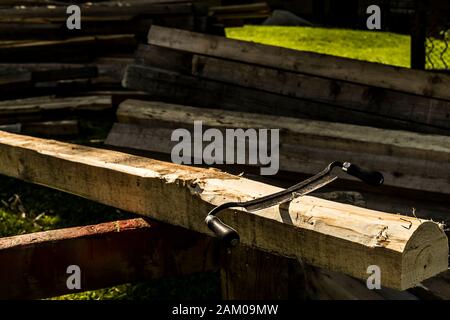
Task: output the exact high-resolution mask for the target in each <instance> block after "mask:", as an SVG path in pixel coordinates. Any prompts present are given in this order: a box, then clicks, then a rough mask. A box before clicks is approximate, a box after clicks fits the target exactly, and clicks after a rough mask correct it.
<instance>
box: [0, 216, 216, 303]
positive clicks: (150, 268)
mask: <svg viewBox="0 0 450 320" xmlns="http://www.w3.org/2000/svg"><path fill="white" fill-rule="evenodd" d="M175 235H176V236H175ZM217 250H218V245H217V243H216V242H214V241H212V239H211V238H209V239H208V238H206V237H203V236H201V235H200V234H196V233H193V232H189V231H187V230H185V229H182V228H177V227H173V226H168V225H161V224H159V223H156V222H150V221H147V220H144V219H140V218H139V219H131V220H122V221H115V222H107V223H101V224H97V225H91V226H83V227H74V228H67V229H60V230H52V231H45V232H38V233H31V234H25V235H19V236H14V237H7V238H1V239H0V260H1V261H2V263H1V264H0V270H1V272H0V281H1V283H2V285H1V286H0V298H1V299H2V300H4V299H41V298H47V297H52V296H57V295H61V294H67V293H76V292H80V291H86V290H93V289H100V288H104V287H108V286H113V285H119V284H123V283H128V282H135V281H143V280H150V279H158V278H161V277H168V276H180V275H187V274H191V273H196V272H206V271H213V270H217V269H218V268H219V266H218V261H219V259H218V256H217V254H215V251H217ZM71 265H77V266H79V267H80V271H81V289H80V290H77V289H74V290H70V289H68V287H67V284H66V281H67V279H68V277H69V276H70V274H68V273H67V268H68V267H69V266H71Z"/></svg>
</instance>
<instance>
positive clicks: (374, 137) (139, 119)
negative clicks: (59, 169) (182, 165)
mask: <svg viewBox="0 0 450 320" xmlns="http://www.w3.org/2000/svg"><path fill="white" fill-rule="evenodd" d="M117 117H118V120H119V123H118V124H115V125H114V129H113V130H112V132H111V134H110V135H109V137H108V139H107V141H106V143H107V144H110V145H114V146H119V147H129V148H136V149H141V150H148V151H155V152H161V153H169V154H170V152H171V151H172V148H173V147H174V146H175V145H176V144H177V143H178V142H176V141H171V134H172V131H173V129H175V128H185V129H187V130H189V131H193V125H194V121H196V120H199V119H201V120H202V125H203V127H204V130H206V129H207V128H216V129H219V130H221V131H222V132H224V131H225V129H226V128H243V129H247V128H253V129H264V128H274V129H280V147H279V148H280V149H279V150H280V151H279V154H280V158H279V164H280V169H281V170H286V171H291V172H300V173H305V174H314V173H316V172H319V171H320V170H321V169H322V168H323V167H325V166H326V165H327V164H328V163H330V162H332V161H334V160H345V161H350V162H354V163H358V164H360V165H361V166H364V167H367V168H370V169H372V170H380V171H382V172H383V174H384V177H385V182H384V183H385V185H389V186H394V187H400V188H409V189H415V190H422V191H431V192H440V193H446V194H448V193H449V192H450V190H449V188H448V181H449V179H450V164H449V163H450V148H449V145H450V137H446V136H437V135H424V134H417V133H412V132H407V131H400V130H383V129H377V128H371V127H363V126H355V125H348V124H341V123H327V122H322V121H312V120H304V119H294V118H288V117H275V116H268V115H258V114H250V113H244V112H232V111H223V110H217V109H204V108H193V107H188V106H181V105H173V104H167V103H161V102H154V101H153V102H152V101H138V100H128V101H125V102H123V103H122V104H121V105H120V107H119V109H118V111H117ZM207 144H209V142H204V145H205V146H206V145H207ZM430 168H433V169H432V170H430ZM345 178H348V179H350V178H351V177H349V176H346V177H345ZM351 179H353V178H351Z"/></svg>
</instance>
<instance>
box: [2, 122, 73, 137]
mask: <svg viewBox="0 0 450 320" xmlns="http://www.w3.org/2000/svg"><path fill="white" fill-rule="evenodd" d="M0 130H3V131H7V132H13V133H23V134H30V135H38V136H71V135H77V134H78V133H79V132H78V121H77V120H61V121H44V122H29V123H16V124H13V125H0Z"/></svg>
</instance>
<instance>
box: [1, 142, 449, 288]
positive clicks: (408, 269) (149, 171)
mask: <svg viewBox="0 0 450 320" xmlns="http://www.w3.org/2000/svg"><path fill="white" fill-rule="evenodd" d="M0 173H1V174H4V175H7V176H11V177H16V178H20V179H23V180H26V181H29V182H33V183H37V184H42V185H46V186H49V187H52V188H56V189H59V190H62V191H65V192H70V193H74V194H77V195H79V196H82V197H86V198H89V199H91V200H94V201H98V202H100V203H104V204H108V205H111V206H114V207H117V208H119V209H123V210H126V211H130V212H135V213H138V214H141V215H146V216H148V217H152V218H154V219H157V220H160V221H163V222H167V223H169V224H173V225H178V226H183V227H186V228H189V229H190V230H193V231H197V232H202V233H207V234H210V231H209V230H208V229H207V227H206V226H205V223H204V218H205V215H206V213H207V212H208V211H209V210H210V209H211V208H212V207H213V206H215V205H218V204H220V203H224V202H227V201H244V200H248V199H254V198H256V197H260V196H262V195H266V194H271V193H273V192H277V191H280V190H281V189H280V188H277V187H273V186H270V185H266V184H263V183H259V182H255V181H251V180H248V179H244V178H242V177H238V176H233V175H229V174H226V173H222V172H219V171H216V170H206V169H201V168H192V167H186V166H182V165H176V164H171V163H166V162H160V161H156V160H151V159H146V158H141V157H136V156H131V155H127V154H123V153H120V152H114V151H109V150H101V149H95V148H90V147H83V146H77V145H72V144H67V143H61V142H56V141H49V140H45V139H39V138H32V137H26V136H21V135H16V134H11V133H0ZM280 213H281V214H280ZM222 218H223V220H224V221H225V222H226V223H229V224H230V225H232V226H233V227H235V228H236V229H237V230H239V232H240V234H241V242H242V244H243V245H246V246H250V247H253V248H258V249H261V250H264V251H268V252H271V253H275V254H278V255H282V256H287V257H301V259H302V261H304V262H305V263H309V264H312V265H315V266H320V267H325V268H327V269H330V270H332V271H338V272H342V273H346V274H349V275H352V276H355V277H358V278H361V279H365V278H366V277H367V273H366V271H367V267H368V266H369V265H373V264H375V265H378V266H379V267H380V268H381V270H382V272H383V282H382V285H383V286H385V287H392V288H397V289H407V288H409V287H411V286H414V285H416V284H417V283H419V282H420V281H422V280H424V279H427V278H429V277H431V276H433V275H435V274H437V273H439V272H441V271H443V270H445V269H447V267H448V260H447V258H448V242H447V237H446V236H445V233H444V232H443V230H442V229H441V228H440V227H439V225H438V224H436V223H434V222H431V221H424V220H419V219H415V218H411V217H404V216H401V215H392V214H387V213H383V212H378V211H373V210H368V209H363V208H358V207H354V206H351V205H345V204H339V203H335V202H331V201H327V200H322V199H318V198H314V197H310V196H305V197H301V198H299V199H296V200H294V201H292V202H291V203H290V204H289V206H288V208H287V207H286V206H282V207H281V208H280V207H278V206H275V207H271V208H267V209H264V210H260V211H258V212H255V213H249V212H245V211H242V210H227V212H226V214H224V215H223V217H222ZM403 219H407V220H408V224H409V226H410V227H409V228H405V227H404V225H405V221H404V220H403ZM281 234H282V235H283V237H280V235H281Z"/></svg>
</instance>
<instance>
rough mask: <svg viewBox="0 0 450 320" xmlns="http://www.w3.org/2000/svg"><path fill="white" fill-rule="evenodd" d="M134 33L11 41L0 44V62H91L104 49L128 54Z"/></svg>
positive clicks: (133, 43)
mask: <svg viewBox="0 0 450 320" xmlns="http://www.w3.org/2000/svg"><path fill="white" fill-rule="evenodd" d="M136 47H137V40H136V39H135V37H134V35H129V34H128V35H126V34H121V35H105V36H85V37H76V38H70V39H66V40H49V41H29V40H28V41H12V42H7V43H4V44H1V45H0V61H1V62H45V61H48V62H61V61H75V62H76V61H91V60H93V59H94V58H96V57H97V56H100V55H102V54H104V53H105V52H108V53H109V54H111V53H132V52H133V51H134V50H135V48H136Z"/></svg>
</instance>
